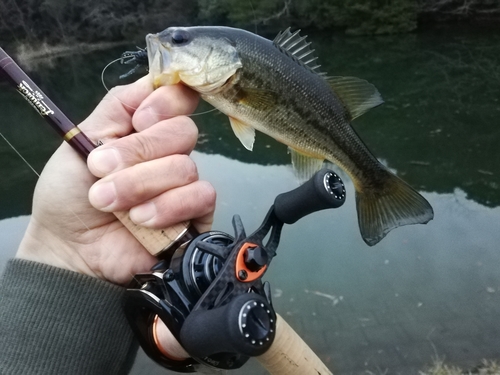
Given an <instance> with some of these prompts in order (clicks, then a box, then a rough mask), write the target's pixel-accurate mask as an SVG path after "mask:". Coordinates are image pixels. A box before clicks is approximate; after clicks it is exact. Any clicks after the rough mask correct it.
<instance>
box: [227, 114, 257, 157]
mask: <svg viewBox="0 0 500 375" xmlns="http://www.w3.org/2000/svg"><path fill="white" fill-rule="evenodd" d="M229 122H230V123H231V128H233V131H234V134H235V135H236V137H238V139H239V140H240V142H241V143H242V144H243V146H245V148H246V149H247V150H250V151H252V149H253V144H254V142H255V129H254V128H253V127H251V126H250V125H247V124H244V123H242V122H241V121H239V120H237V119H235V118H234V117H229Z"/></svg>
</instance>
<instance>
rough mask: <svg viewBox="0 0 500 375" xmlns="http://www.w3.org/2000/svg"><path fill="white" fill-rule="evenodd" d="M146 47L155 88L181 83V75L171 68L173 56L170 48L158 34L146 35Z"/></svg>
mask: <svg viewBox="0 0 500 375" xmlns="http://www.w3.org/2000/svg"><path fill="white" fill-rule="evenodd" d="M146 49H147V51H148V61H149V72H150V74H151V75H152V77H153V86H154V88H155V89H157V88H158V87H160V86H163V85H174V84H176V83H179V81H180V78H179V75H178V74H177V73H176V72H174V71H173V70H172V68H171V63H172V56H171V53H170V51H169V48H168V46H165V45H164V44H162V43H161V42H160V40H159V38H158V35H157V34H148V35H147V36H146Z"/></svg>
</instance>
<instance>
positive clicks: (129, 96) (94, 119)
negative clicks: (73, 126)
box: [79, 75, 153, 141]
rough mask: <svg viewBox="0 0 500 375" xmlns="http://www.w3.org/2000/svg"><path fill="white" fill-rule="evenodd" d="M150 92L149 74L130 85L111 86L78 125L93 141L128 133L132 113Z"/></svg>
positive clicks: (151, 87)
mask: <svg viewBox="0 0 500 375" xmlns="http://www.w3.org/2000/svg"><path fill="white" fill-rule="evenodd" d="M152 92H153V85H152V83H151V77H150V76H149V75H148V76H145V77H142V78H141V79H139V80H137V81H135V82H134V83H131V84H130V85H123V86H116V87H113V88H112V89H111V90H109V92H108V93H107V94H106V96H105V97H104V98H103V99H102V100H101V102H100V103H99V104H98V106H97V107H96V108H95V110H94V111H93V112H92V113H91V114H90V116H89V117H87V119H85V120H84V121H83V122H82V123H80V124H79V127H80V128H81V129H82V130H83V131H84V132H85V133H86V134H87V136H88V137H89V138H90V139H92V140H94V141H97V140H102V139H109V138H118V137H122V136H124V135H126V134H129V133H130V132H131V131H132V129H133V128H132V124H131V118H132V115H133V114H134V112H135V111H136V109H137V108H138V107H139V106H140V104H141V103H142V101H143V100H144V99H146V98H147V97H148V96H149V95H150V94H151V93H152Z"/></svg>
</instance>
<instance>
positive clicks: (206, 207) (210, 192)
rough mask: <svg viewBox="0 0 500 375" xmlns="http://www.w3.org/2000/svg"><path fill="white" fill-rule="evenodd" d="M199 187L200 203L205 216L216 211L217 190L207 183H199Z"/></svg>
mask: <svg viewBox="0 0 500 375" xmlns="http://www.w3.org/2000/svg"><path fill="white" fill-rule="evenodd" d="M198 185H199V186H198V201H199V202H200V205H202V207H203V210H202V211H203V214H206V213H208V212H212V211H214V210H215V202H216V200H217V192H216V191H215V188H214V187H213V186H212V184H211V183H209V182H207V181H199V184H198Z"/></svg>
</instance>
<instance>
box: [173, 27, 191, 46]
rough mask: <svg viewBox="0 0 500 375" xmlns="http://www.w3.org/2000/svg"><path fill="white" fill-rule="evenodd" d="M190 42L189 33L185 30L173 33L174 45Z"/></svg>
mask: <svg viewBox="0 0 500 375" xmlns="http://www.w3.org/2000/svg"><path fill="white" fill-rule="evenodd" d="M188 42H189V33H188V32H187V31H186V30H183V29H177V30H175V31H174V32H173V33H172V44H174V45H178V46H179V45H182V44H186V43H188Z"/></svg>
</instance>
